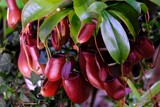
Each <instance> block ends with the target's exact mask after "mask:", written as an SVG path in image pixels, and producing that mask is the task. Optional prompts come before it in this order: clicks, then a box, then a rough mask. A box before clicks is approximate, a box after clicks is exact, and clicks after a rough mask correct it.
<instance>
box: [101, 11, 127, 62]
mask: <svg viewBox="0 0 160 107" xmlns="http://www.w3.org/2000/svg"><path fill="white" fill-rule="evenodd" d="M102 17H103V18H104V21H103V22H102V24H101V33H102V38H103V41H104V43H105V45H106V48H107V49H108V51H109V53H110V55H111V56H112V58H113V59H114V60H115V61H116V62H117V63H118V64H122V63H123V62H124V61H125V60H126V59H127V57H128V54H129V51H130V44H129V40H128V38H127V34H126V32H125V30H124V29H123V27H122V25H121V24H120V23H119V22H118V21H117V20H116V19H115V18H114V17H113V16H112V15H110V14H109V13H108V12H107V11H103V12H102Z"/></svg>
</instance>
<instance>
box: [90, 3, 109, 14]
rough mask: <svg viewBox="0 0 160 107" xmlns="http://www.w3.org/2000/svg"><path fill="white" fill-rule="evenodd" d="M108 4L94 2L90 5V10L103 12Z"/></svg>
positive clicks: (98, 12)
mask: <svg viewBox="0 0 160 107" xmlns="http://www.w3.org/2000/svg"><path fill="white" fill-rule="evenodd" d="M107 7H108V6H107V5H106V4H105V3H104V2H99V1H97V2H94V3H92V4H91V5H90V6H89V7H88V11H89V12H95V13H97V14H101V12H102V10H104V9H106V8H107Z"/></svg>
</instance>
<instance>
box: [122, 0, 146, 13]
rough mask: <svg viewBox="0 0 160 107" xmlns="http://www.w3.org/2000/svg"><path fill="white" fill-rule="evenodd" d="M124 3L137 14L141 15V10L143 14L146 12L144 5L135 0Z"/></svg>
mask: <svg viewBox="0 0 160 107" xmlns="http://www.w3.org/2000/svg"><path fill="white" fill-rule="evenodd" d="M125 2H126V3H128V4H129V5H131V6H132V7H133V8H134V9H135V10H136V11H137V12H138V13H139V14H141V10H143V11H144V12H145V13H146V12H147V11H148V8H147V6H146V5H145V4H144V3H141V2H137V1H136V0H125Z"/></svg>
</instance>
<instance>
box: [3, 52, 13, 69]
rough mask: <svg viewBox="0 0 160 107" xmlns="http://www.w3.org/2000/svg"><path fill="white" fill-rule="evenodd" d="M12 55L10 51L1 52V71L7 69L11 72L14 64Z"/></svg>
mask: <svg viewBox="0 0 160 107" xmlns="http://www.w3.org/2000/svg"><path fill="white" fill-rule="evenodd" d="M11 60H12V56H11V55H10V54H8V53H3V54H0V72H1V71H7V72H11V70H12V68H13V64H12V63H11Z"/></svg>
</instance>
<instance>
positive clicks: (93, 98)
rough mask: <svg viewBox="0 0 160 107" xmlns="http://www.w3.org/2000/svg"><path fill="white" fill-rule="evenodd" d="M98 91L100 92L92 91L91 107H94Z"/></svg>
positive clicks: (94, 89)
mask: <svg viewBox="0 0 160 107" xmlns="http://www.w3.org/2000/svg"><path fill="white" fill-rule="evenodd" d="M97 91H98V90H97V89H96V88H93V90H92V99H91V103H90V107H93V106H94V101H95V98H96V94H97Z"/></svg>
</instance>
